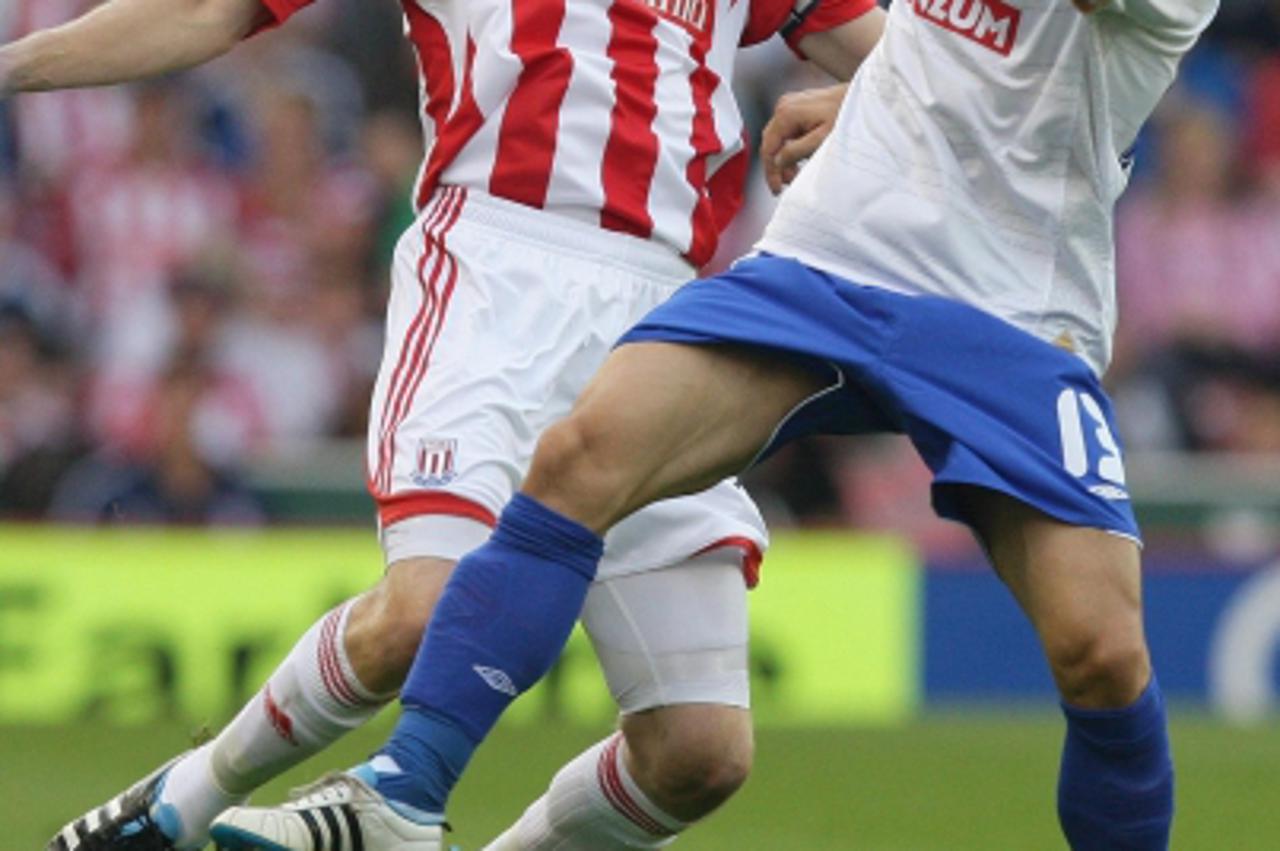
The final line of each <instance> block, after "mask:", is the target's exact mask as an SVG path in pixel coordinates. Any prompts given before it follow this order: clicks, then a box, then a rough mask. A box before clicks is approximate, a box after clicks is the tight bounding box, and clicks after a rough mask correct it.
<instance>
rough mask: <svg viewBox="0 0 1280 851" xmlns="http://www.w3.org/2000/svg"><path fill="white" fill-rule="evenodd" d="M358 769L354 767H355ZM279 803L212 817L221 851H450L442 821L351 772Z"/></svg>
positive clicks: (212, 831) (328, 778) (333, 776)
mask: <svg viewBox="0 0 1280 851" xmlns="http://www.w3.org/2000/svg"><path fill="white" fill-rule="evenodd" d="M357 771H358V769H357ZM296 795H297V797H295V798H294V799H293V800H292V801H289V802H288V803H286V804H283V805H281V806H278V807H232V808H231V809H229V810H227V811H225V812H224V813H222V815H220V816H218V817H217V818H216V819H214V821H213V827H212V828H211V829H210V834H211V835H212V837H213V843H214V845H215V846H216V847H217V848H218V849H220V851H448V849H446V848H445V845H444V831H445V825H444V820H443V819H441V818H437V817H434V816H429V815H425V814H420V813H418V814H414V815H415V816H417V817H415V818H410V817H409V815H407V814H405V813H403V812H401V811H400V810H399V809H397V808H396V807H393V806H392V805H391V803H389V802H388V801H387V799H386V798H384V797H383V796H382V795H380V794H378V792H377V791H376V790H375V789H374V788H373V787H372V786H371V785H370V784H369V783H368V782H366V781H365V780H364V779H362V778H360V777H358V776H356V775H355V774H330V775H327V776H325V777H323V778H321V779H320V780H319V781H317V782H316V783H314V784H313V785H311V786H308V787H306V788H304V789H301V790H299V791H298V792H297V793H296Z"/></svg>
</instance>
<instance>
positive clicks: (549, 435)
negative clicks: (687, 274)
mask: <svg viewBox="0 0 1280 851" xmlns="http://www.w3.org/2000/svg"><path fill="white" fill-rule="evenodd" d="M828 383H829V382H828V381H825V380H824V379H823V377H822V376H821V375H820V374H818V373H817V372H815V371H814V370H811V369H806V368H804V367H802V366H801V365H799V364H798V363H797V362H795V361H793V360H791V359H788V358H787V357H786V356H784V355H781V354H777V353H774V352H771V351H768V350H764V349H744V348H739V347H733V346H727V345H714V346H710V345H709V346H689V345H681V344H674V343H634V344H630V345H626V346H622V347H620V348H618V349H616V350H615V351H614V352H613V353H612V354H611V355H610V356H609V359H608V360H607V361H606V362H605V364H604V366H603V367H602V368H601V369H600V371H599V372H598V373H597V374H596V377H595V378H594V379H592V381H591V383H590V384H589V385H588V386H587V388H586V390H585V391H584V392H583V394H582V396H581V397H580V398H579V400H578V402H577V404H576V405H575V407H574V410H573V413H572V414H570V416H569V417H568V418H567V419H565V420H563V421H562V422H560V423H558V424H556V425H555V426H552V427H551V428H550V429H548V431H547V432H546V433H545V434H544V435H543V437H542V439H541V441H539V445H538V451H537V453H536V454H535V455H534V460H533V466H532V469H531V470H530V472H529V476H528V478H527V479H526V481H525V485H524V490H525V492H526V493H528V494H529V495H531V496H533V497H535V498H537V499H539V500H541V501H543V502H544V503H545V504H547V505H548V506H550V507H551V508H553V509H555V510H557V511H560V512H562V513H564V514H566V515H567V516H569V517H572V518H574V519H575V520H578V521H579V522H581V523H583V524H584V525H587V526H589V527H591V528H594V529H596V530H598V531H603V530H604V529H607V528H608V527H609V526H611V525H613V524H614V523H616V522H617V521H618V520H620V519H622V518H623V517H625V516H626V515H628V514H630V513H631V512H632V511H635V510H636V509H638V508H640V507H642V506H644V505H647V504H648V503H650V502H653V501H655V500H658V499H664V498H666V497H670V496H677V495H680V494H686V493H696V492H697V491H700V490H704V489H706V488H707V487H710V486H711V485H713V484H715V483H716V482H717V481H720V480H721V479H723V478H725V477H726V476H731V475H733V474H735V473H738V472H740V471H741V470H742V469H743V468H744V467H746V466H747V465H748V464H749V463H750V462H751V461H752V460H753V459H754V458H755V457H756V455H757V454H758V453H759V451H760V450H761V449H762V448H763V447H764V446H765V444H766V443H767V442H768V441H769V439H770V437H771V436H772V435H773V433H774V430H775V429H776V428H777V426H778V424H779V423H781V422H782V421H783V420H784V419H785V418H786V416H787V415H788V414H789V413H790V412H791V411H792V410H794V409H795V408H796V407H797V406H798V405H800V404H801V403H802V402H803V401H804V400H805V399H807V398H808V397H810V396H812V395H814V394H815V393H817V392H820V391H821V390H822V389H823V388H824V387H825V386H826V385H827V384H828Z"/></svg>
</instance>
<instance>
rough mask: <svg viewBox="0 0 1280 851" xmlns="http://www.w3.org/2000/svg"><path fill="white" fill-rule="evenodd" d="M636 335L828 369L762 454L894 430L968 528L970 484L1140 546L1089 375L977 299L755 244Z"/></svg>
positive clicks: (631, 338)
mask: <svg viewBox="0 0 1280 851" xmlns="http://www.w3.org/2000/svg"><path fill="white" fill-rule="evenodd" d="M636 342H673V343H686V344H694V345H706V344H716V343H729V344H736V345H743V346H749V347H756V348H759V347H763V348H768V349H772V350H776V351H778V352H779V353H783V354H785V355H787V356H789V357H792V358H797V359H799V360H800V361H801V362H804V363H808V364H811V365H812V366H813V368H814V369H819V370H824V371H826V372H827V373H828V374H832V375H833V377H834V378H833V386H832V388H831V389H830V390H829V391H828V392H826V393H824V394H821V395H819V396H817V397H815V398H814V399H812V400H811V401H810V402H809V403H808V404H806V405H805V406H803V407H802V408H801V409H800V410H798V411H796V412H795V413H794V414H793V415H792V416H791V418H789V419H788V421H787V422H786V423H785V424H784V425H783V426H782V427H781V428H780V429H779V431H778V434H777V436H776V438H775V439H774V441H773V443H772V444H771V445H770V447H768V448H767V449H766V451H765V452H763V453H762V454H761V457H764V456H765V455H767V454H768V453H769V452H770V451H772V450H773V449H776V448H777V447H778V446H780V445H782V444H783V443H785V442H787V441H789V440H792V439H794V438H796V437H799V436H802V435H806V434H819V433H822V434H865V433H873V432H901V433H905V434H906V435H907V436H908V437H909V438H910V439H911V441H912V442H913V443H914V444H915V447H916V449H917V450H918V451H919V452H920V454H921V456H922V457H923V458H924V460H925V463H926V464H928V465H929V468H930V469H931V470H932V471H933V476H934V481H933V504H934V509H935V510H936V511H937V512H938V513H939V514H940V515H941V516H943V517H946V518H949V519H952V520H958V521H960V522H968V521H967V518H966V517H965V515H964V511H963V505H962V501H961V500H960V498H959V497H960V493H959V492H958V489H959V488H962V487H966V486H976V487H981V488H987V489H990V490H994V491H999V492H1002V493H1005V494H1008V495H1010V496H1012V497H1014V498H1015V499H1018V500H1020V501H1022V502H1024V503H1026V504H1028V505H1030V506H1033V507H1035V508H1037V509H1039V510H1040V511H1042V512H1044V513H1045V514H1047V515H1049V516H1050V517H1054V518H1056V519H1058V520H1061V521H1063V522H1065V523H1070V524H1072V525H1076V526H1085V527H1093V528H1099V529H1104V530H1108V531H1111V532H1115V533H1117V534H1120V535H1124V536H1126V537H1130V538H1133V539H1134V540H1135V541H1136V540H1139V532H1138V526H1137V522H1136V520H1135V519H1134V516H1133V507H1132V505H1131V503H1130V501H1129V494H1128V491H1127V490H1126V488H1125V477H1124V465H1123V461H1122V451H1121V446H1120V441H1119V438H1118V437H1117V436H1116V430H1115V419H1114V414H1113V412H1112V407H1111V402H1110V400H1109V399H1108V398H1107V395H1106V393H1105V392H1104V391H1103V389H1102V385H1101V384H1100V383H1099V381H1098V377H1097V376H1096V375H1095V374H1094V372H1093V370H1091V369H1090V368H1089V366H1088V364H1086V363H1085V362H1084V361H1083V360H1082V359H1080V358H1079V357H1077V356H1076V355H1074V354H1072V353H1070V352H1068V351H1065V350H1063V349H1059V348H1058V347H1056V346H1054V345H1051V344H1050V343H1047V342H1045V341H1043V340H1040V339H1037V338H1036V337H1034V336H1032V335H1031V334H1028V333H1027V332H1025V331H1022V330H1021V329H1019V328H1016V327H1014V326H1013V325H1011V324H1009V323H1007V322H1005V321H1004V320H1002V319H999V318H997V317H995V316H993V315H991V314H989V313H985V312H984V311H981V310H978V309H977V308H974V307H971V306H969V305H966V304H962V303H960V302H957V301H954V300H951V299H946V298H939V297H934V296H909V295H903V294H901V293H896V292H893V291H890V290H886V289H884V288H881V287H869V286H862V285H859V284H855V283H851V282H850V281H847V280H844V279H843V278H840V277H838V276H835V275H831V274H828V273H826V272H822V271H819V270H817V269H813V268H810V267H808V266H805V265H804V264H802V263H799V262H797V261H795V260H791V259H788V258H783V257H776V256H770V255H764V254H762V255H758V256H754V257H750V258H747V259H745V260H742V261H740V262H739V263H738V264H737V265H735V266H734V267H733V268H732V269H730V270H728V271H726V272H724V273H723V274H720V275H717V276H715V277H712V278H706V279H703V280H700V281H695V282H694V283H691V284H689V285H687V286H685V287H683V288H681V289H680V290H679V291H677V292H676V294H675V295H674V296H673V297H672V298H671V299H670V300H668V301H667V302H666V303H664V304H663V305H661V306H660V307H658V308H656V309H655V310H653V312H651V313H650V314H649V315H648V316H646V317H645V318H644V319H643V320H642V321H641V322H640V323H639V324H638V325H637V326H636V327H635V328H633V329H632V330H631V331H629V332H628V333H627V334H626V335H625V336H623V338H622V340H621V341H620V343H619V345H625V344H627V343H636ZM832 370H834V372H832Z"/></svg>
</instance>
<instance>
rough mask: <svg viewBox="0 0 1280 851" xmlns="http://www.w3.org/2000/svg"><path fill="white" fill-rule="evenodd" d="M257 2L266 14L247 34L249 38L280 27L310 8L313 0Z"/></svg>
mask: <svg viewBox="0 0 1280 851" xmlns="http://www.w3.org/2000/svg"><path fill="white" fill-rule="evenodd" d="M258 2H259V3H261V4H262V10H263V11H264V12H266V14H265V15H264V16H263V17H264V18H265V20H264V21H263V22H262V23H260V24H258V26H256V27H254V29H253V30H252V31H251V32H250V33H249V35H251V36H252V35H257V34H258V33H260V32H262V31H264V30H269V29H274V28H275V27H278V26H280V25H281V24H283V23H284V22H285V21H287V20H289V19H290V18H292V17H293V16H294V15H295V14H297V13H298V12H300V11H302V10H303V9H305V8H306V7H307V6H310V5H311V4H312V3H314V2H315V0H258Z"/></svg>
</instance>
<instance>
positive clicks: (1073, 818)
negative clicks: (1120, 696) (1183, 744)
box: [1058, 677, 1173, 851]
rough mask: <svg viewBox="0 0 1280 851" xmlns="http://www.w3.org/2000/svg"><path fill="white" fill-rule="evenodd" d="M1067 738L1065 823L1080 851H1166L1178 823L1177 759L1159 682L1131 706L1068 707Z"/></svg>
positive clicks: (1061, 796) (1062, 781)
mask: <svg viewBox="0 0 1280 851" xmlns="http://www.w3.org/2000/svg"><path fill="white" fill-rule="evenodd" d="M1062 711H1063V713H1064V714H1065V715H1066V716H1067V738H1066V743H1065V745H1064V746H1063V750H1062V770H1061V773H1060V775H1059V778H1058V819H1059V821H1060V822H1061V824H1062V831H1063V833H1065V834H1066V836H1067V841H1068V842H1069V843H1070V844H1071V847H1072V849H1073V851H1164V849H1167V848H1168V847H1169V829H1170V826H1171V824H1172V822H1173V758H1172V755H1171V753H1170V750H1169V733H1168V730H1167V728H1166V723H1165V711H1164V698H1163V697H1162V696H1161V694H1160V686H1159V685H1158V684H1157V683H1156V680H1155V678H1154V677H1152V679H1151V684H1150V685H1148V686H1147V689H1146V691H1144V692H1143V693H1142V696H1141V697H1139V698H1138V699H1137V700H1136V701H1135V702H1134V703H1133V704H1132V705H1131V706H1128V707H1126V708H1124V709H1115V710H1092V709H1080V708H1077V707H1074V706H1068V705H1067V704H1065V703H1064V704H1063V705H1062Z"/></svg>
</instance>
